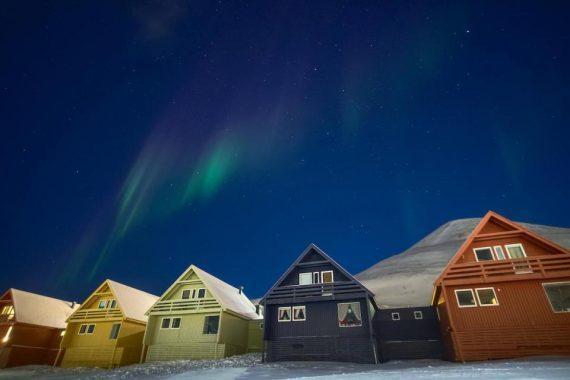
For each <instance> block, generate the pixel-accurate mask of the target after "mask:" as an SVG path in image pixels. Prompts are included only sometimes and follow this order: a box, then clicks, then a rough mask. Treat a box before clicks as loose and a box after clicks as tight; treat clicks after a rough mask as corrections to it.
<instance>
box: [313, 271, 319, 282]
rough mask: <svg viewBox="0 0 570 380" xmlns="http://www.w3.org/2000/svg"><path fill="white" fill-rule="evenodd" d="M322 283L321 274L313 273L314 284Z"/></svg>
mask: <svg viewBox="0 0 570 380" xmlns="http://www.w3.org/2000/svg"><path fill="white" fill-rule="evenodd" d="M315 276H316V277H317V281H315ZM320 283H321V272H313V284H320Z"/></svg>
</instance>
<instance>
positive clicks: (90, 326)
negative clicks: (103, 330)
mask: <svg viewBox="0 0 570 380" xmlns="http://www.w3.org/2000/svg"><path fill="white" fill-rule="evenodd" d="M93 332H95V325H89V326H87V332H86V334H93Z"/></svg>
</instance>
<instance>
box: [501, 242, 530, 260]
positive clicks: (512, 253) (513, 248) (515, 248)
mask: <svg viewBox="0 0 570 380" xmlns="http://www.w3.org/2000/svg"><path fill="white" fill-rule="evenodd" d="M505 249H506V250H507V253H508V254H509V257H510V258H511V259H523V258H525V257H526V253H525V251H524V248H523V246H522V244H509V245H505Z"/></svg>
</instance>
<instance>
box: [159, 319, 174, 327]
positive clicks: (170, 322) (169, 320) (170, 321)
mask: <svg viewBox="0 0 570 380" xmlns="http://www.w3.org/2000/svg"><path fill="white" fill-rule="evenodd" d="M165 319H168V327H162V321H164V320H165ZM171 324H172V317H162V318H161V319H160V329H161V330H168V329H170V325H171Z"/></svg>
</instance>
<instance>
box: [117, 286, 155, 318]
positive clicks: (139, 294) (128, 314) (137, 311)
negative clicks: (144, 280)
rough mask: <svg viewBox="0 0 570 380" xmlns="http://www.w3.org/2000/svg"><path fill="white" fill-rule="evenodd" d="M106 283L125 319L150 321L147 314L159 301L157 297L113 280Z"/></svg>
mask: <svg viewBox="0 0 570 380" xmlns="http://www.w3.org/2000/svg"><path fill="white" fill-rule="evenodd" d="M106 283H107V284H108V285H109V287H110V288H111V292H113V294H114V295H115V297H116V298H117V303H118V304H119V307H120V308H121V311H122V312H123V315H124V316H125V318H128V319H133V320H136V321H141V322H147V321H148V316H146V315H145V313H146V311H147V310H148V309H149V308H150V307H151V306H152V305H154V303H155V302H156V301H157V300H158V297H157V296H155V295H153V294H149V293H146V292H143V291H142V290H138V289H135V288H131V287H130V286H127V285H124V284H121V283H119V282H116V281H113V280H107V281H106Z"/></svg>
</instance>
